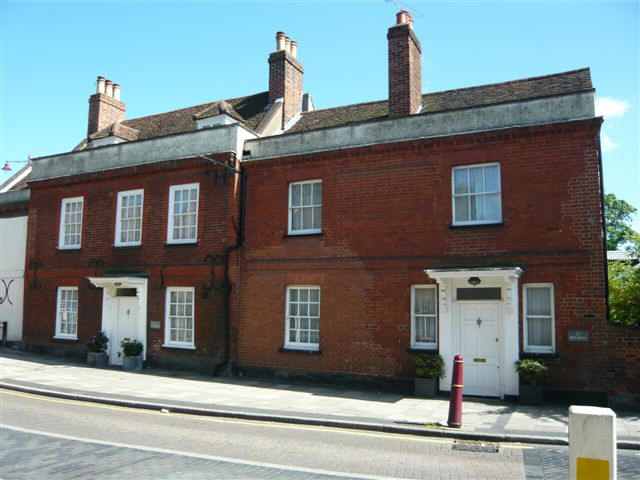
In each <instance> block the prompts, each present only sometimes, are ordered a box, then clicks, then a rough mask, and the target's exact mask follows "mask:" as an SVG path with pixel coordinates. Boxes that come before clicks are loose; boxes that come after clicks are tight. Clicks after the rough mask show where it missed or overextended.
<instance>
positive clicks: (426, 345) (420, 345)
mask: <svg viewBox="0 0 640 480" xmlns="http://www.w3.org/2000/svg"><path fill="white" fill-rule="evenodd" d="M418 288H428V289H431V290H433V291H434V295H435V297H436V299H435V312H434V315H433V317H434V322H435V324H436V341H435V342H416V335H415V334H416V314H415V300H416V289H418ZM419 316H421V317H424V316H430V315H419ZM411 348H415V349H424V350H434V349H436V348H438V286H437V285H433V284H424V285H411Z"/></svg>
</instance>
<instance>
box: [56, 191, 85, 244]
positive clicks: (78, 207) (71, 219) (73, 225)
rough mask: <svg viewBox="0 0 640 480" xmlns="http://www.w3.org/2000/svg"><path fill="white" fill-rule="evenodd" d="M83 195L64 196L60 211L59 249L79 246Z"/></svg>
mask: <svg viewBox="0 0 640 480" xmlns="http://www.w3.org/2000/svg"><path fill="white" fill-rule="evenodd" d="M83 206H84V197H74V198H65V199H64V200H62V208H61V211H60V237H59V241H58V248H60V249H61V250H65V249H72V248H80V241H81V239H82V207H83Z"/></svg>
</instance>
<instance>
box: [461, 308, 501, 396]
mask: <svg viewBox="0 0 640 480" xmlns="http://www.w3.org/2000/svg"><path fill="white" fill-rule="evenodd" d="M498 315H499V309H498V303H491V302H477V303H475V302H460V321H461V329H460V333H461V338H460V345H461V347H462V348H461V349H462V352H461V353H462V356H463V358H464V372H463V377H464V378H463V380H464V381H463V385H464V387H463V392H464V394H466V395H482V396H487V397H498V396H499V395H500V358H499V351H500V342H499V331H500V329H499V325H498Z"/></svg>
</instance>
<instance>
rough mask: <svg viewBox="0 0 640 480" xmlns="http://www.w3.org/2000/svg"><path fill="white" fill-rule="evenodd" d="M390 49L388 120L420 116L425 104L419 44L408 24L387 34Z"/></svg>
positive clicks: (394, 28) (396, 26) (393, 28)
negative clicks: (423, 100) (389, 118)
mask: <svg viewBox="0 0 640 480" xmlns="http://www.w3.org/2000/svg"><path fill="white" fill-rule="evenodd" d="M387 39H388V40H389V42H388V49H389V116H391V117H398V116H403V115H412V114H414V113H417V112H418V111H419V109H420V105H421V103H422V59H421V56H420V54H421V47H420V41H419V40H418V38H417V37H416V34H415V33H413V29H412V28H411V26H410V25H409V24H401V25H395V26H393V27H391V28H390V29H389V33H388V34H387Z"/></svg>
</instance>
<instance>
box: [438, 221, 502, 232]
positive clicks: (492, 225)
mask: <svg viewBox="0 0 640 480" xmlns="http://www.w3.org/2000/svg"><path fill="white" fill-rule="evenodd" d="M501 227H504V222H495V223H469V224H462V225H456V224H452V225H449V230H459V229H465V228H501Z"/></svg>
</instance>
